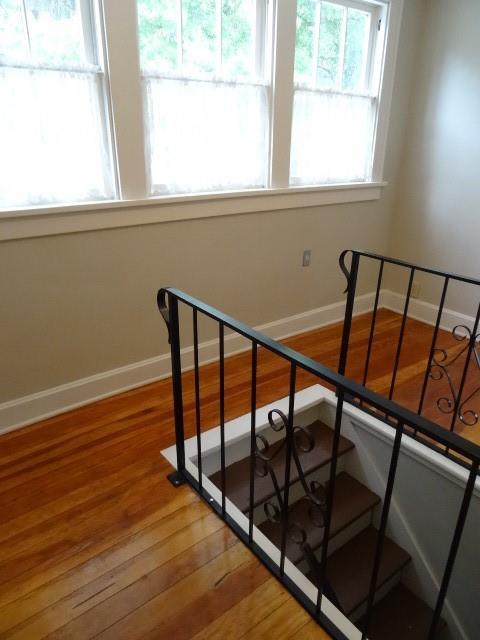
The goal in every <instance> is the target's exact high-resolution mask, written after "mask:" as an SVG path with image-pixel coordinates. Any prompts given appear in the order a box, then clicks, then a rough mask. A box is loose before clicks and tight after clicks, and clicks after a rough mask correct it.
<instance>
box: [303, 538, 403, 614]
mask: <svg viewBox="0 0 480 640" xmlns="http://www.w3.org/2000/svg"><path fill="white" fill-rule="evenodd" d="M377 540H378V531H377V530H376V529H374V527H367V528H366V529H364V530H363V531H362V532H361V533H359V534H358V535H357V536H355V537H354V538H352V539H351V540H350V541H349V542H347V544H345V545H344V546H343V547H341V548H340V549H338V550H337V551H335V553H333V554H332V555H331V556H330V558H328V562H327V581H328V583H329V585H330V587H331V589H332V591H333V593H334V594H335V596H336V598H337V601H338V604H339V606H340V608H341V610H342V611H343V612H344V613H345V614H346V615H347V616H348V615H350V614H351V613H352V612H353V611H355V609H357V608H358V607H359V606H360V605H361V604H363V603H364V602H365V601H366V600H367V598H368V590H369V588H370V580H371V577H372V570H373V560H374V555H375V550H376V548H377ZM409 562H410V556H409V554H408V553H407V552H406V551H405V550H404V549H402V548H401V547H399V546H398V544H396V543H395V542H393V540H390V538H387V537H386V536H385V540H384V543H383V553H382V559H381V562H380V570H379V573H378V580H377V589H379V588H380V587H381V586H382V585H383V584H384V583H385V582H387V581H388V580H389V579H390V578H392V577H393V576H394V575H395V574H396V573H398V572H399V571H400V570H401V569H403V567H404V566H405V565H406V564H408V563H409ZM309 578H310V579H311V580H312V581H314V579H313V576H309Z"/></svg>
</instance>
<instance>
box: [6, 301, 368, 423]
mask: <svg viewBox="0 0 480 640" xmlns="http://www.w3.org/2000/svg"><path fill="white" fill-rule="evenodd" d="M373 300H374V294H373V293H367V294H365V295H362V296H359V297H358V298H357V299H356V302H355V313H356V314H360V313H366V312H367V311H369V310H370V309H371V308H372V307H373ZM344 311H345V302H344V301H342V302H336V303H334V304H329V305H326V306H323V307H319V308H317V309H311V310H310V311H305V312H304V313H299V314H296V315H293V316H289V317H287V318H282V319H281V320H275V321H274V322H269V323H267V324H263V325H260V326H258V327H256V329H257V330H258V331H261V332H262V333H264V334H266V335H267V336H269V337H270V338H273V339H275V340H280V339H283V338H287V337H290V336H294V335H296V334H299V333H303V332H304V331H310V330H312V329H316V328H319V327H322V326H324V325H328V324H332V323H334V322H339V321H341V320H343V316H344ZM162 330H164V327H163V325H162V324H161V323H160V321H159V331H162ZM248 348H250V345H249V343H248V341H247V340H246V339H245V338H242V337H241V336H239V335H236V334H226V335H225V355H233V354H235V353H240V352H241V351H244V350H246V349H248ZM217 358H218V342H217V340H210V341H206V342H202V343H200V345H199V360H200V363H201V364H207V363H208V362H212V361H214V360H216V359H217ZM192 367H193V349H192V347H187V348H185V349H182V369H183V370H188V369H191V368H192ZM169 375H170V354H169V353H165V354H162V355H160V356H155V357H154V358H148V359H147V360H142V361H141V362H134V363H133V364H129V365H126V366H123V367H119V368H118V369H112V370H110V371H105V372H102V373H97V374H95V375H93V376H89V377H87V378H82V379H80V380H74V381H73V382H69V383H67V384H62V385H60V386H58V387H53V388H50V389H45V390H44V391H40V392H38V393H33V394H31V395H28V396H23V397H21V398H15V399H14V400H10V401H8V402H4V403H3V404H0V434H1V433H7V432H8V431H13V430H14V429H19V428H20V427H25V426H27V425H29V424H32V423H34V422H37V421H39V420H44V419H46V418H50V417H52V416H55V415H58V414H60V413H64V412H65V411H69V410H70V409H75V408H76V407H80V406H82V405H86V404H90V403H92V402H95V401H96V400H101V399H102V398H107V397H109V396H112V395H116V394H117V393H121V392H122V391H128V390H129V389H134V388H135V387H140V386H142V385H145V384H149V383H151V382H155V381H157V380H161V379H162V378H166V377H168V376H169Z"/></svg>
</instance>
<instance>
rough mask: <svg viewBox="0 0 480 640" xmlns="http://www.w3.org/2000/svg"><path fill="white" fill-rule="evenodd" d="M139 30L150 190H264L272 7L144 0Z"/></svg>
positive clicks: (232, 0)
mask: <svg viewBox="0 0 480 640" xmlns="http://www.w3.org/2000/svg"><path fill="white" fill-rule="evenodd" d="M138 23H139V47H140V64H141V69H142V76H143V84H144V93H145V103H146V104H145V106H146V115H145V121H146V133H147V149H148V152H149V158H147V164H149V165H150V185H151V191H152V193H168V192H170V193H172V192H173V193H182V192H188V191H214V190H218V189H232V188H238V187H264V186H266V184H267V170H268V133H269V127H268V104H269V91H268V87H267V83H266V81H265V64H264V60H265V44H266V38H265V32H266V28H265V25H266V2H265V0H173V1H172V0H139V1H138ZM148 159H149V162H148Z"/></svg>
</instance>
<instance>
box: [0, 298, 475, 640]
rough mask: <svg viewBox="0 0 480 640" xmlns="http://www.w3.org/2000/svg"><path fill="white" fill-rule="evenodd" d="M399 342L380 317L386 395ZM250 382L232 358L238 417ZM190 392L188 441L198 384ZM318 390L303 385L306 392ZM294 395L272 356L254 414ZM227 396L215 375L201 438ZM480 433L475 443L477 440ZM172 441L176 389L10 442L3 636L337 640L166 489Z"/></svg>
mask: <svg viewBox="0 0 480 640" xmlns="http://www.w3.org/2000/svg"><path fill="white" fill-rule="evenodd" d="M410 322H411V323H412V324H411V327H410V328H411V329H412V331H410V332H408V339H407V340H406V343H405V351H404V354H403V355H402V360H401V363H400V370H399V376H398V386H397V387H396V392H395V396H394V397H395V399H399V400H401V401H402V402H404V403H406V404H408V403H414V402H416V399H417V397H418V394H419V388H418V386H419V379H420V378H421V372H422V371H423V370H424V367H425V358H426V355H425V354H426V353H427V352H428V348H429V340H430V339H431V328H430V327H427V326H426V325H422V324H421V323H419V322H415V321H409V324H410ZM368 328H369V318H368V317H367V316H362V317H359V318H356V319H355V321H354V331H353V335H352V341H351V349H350V357H349V365H348V374H349V375H351V376H353V377H356V378H357V379H358V377H359V376H360V375H361V371H362V366H363V360H364V355H365V349H366V342H367V339H368ZM162 329H163V327H162V325H161V323H160V321H159V331H162ZM398 331H399V317H398V316H396V315H395V314H393V313H391V312H387V311H384V310H382V311H381V312H380V314H379V320H378V330H377V332H376V342H375V346H374V350H373V359H372V366H371V375H370V378H369V384H370V385H371V386H372V388H374V389H375V390H377V391H379V392H381V393H386V392H387V391H388V387H389V384H390V382H389V377H388V372H389V371H390V370H391V361H390V358H391V357H393V356H392V354H393V353H394V348H395V344H396V338H397V335H398ZM340 335H341V325H334V326H331V327H325V328H322V329H319V330H316V331H312V332H309V333H307V334H303V335H301V336H296V337H294V338H291V339H289V340H286V341H285V342H286V343H287V344H289V346H291V347H293V348H295V349H298V350H299V351H301V352H303V353H306V354H308V355H310V356H312V357H314V358H316V359H318V360H319V361H321V362H322V363H324V364H326V365H328V366H330V367H335V366H336V364H337V359H338V351H339V341H340ZM442 340H445V341H447V340H448V336H447V335H445V336H442ZM422 363H423V369H422ZM419 377H420V378H419ZM249 382H250V356H249V354H240V355H237V356H234V357H232V358H229V359H228V360H227V362H226V394H227V395H226V406H225V410H226V417H227V419H230V418H233V417H235V416H238V415H241V414H243V413H246V412H247V411H248V410H249ZM184 384H185V386H184V390H185V423H186V433H187V435H192V434H193V428H194V405H193V401H194V395H193V392H194V388H193V376H192V374H191V373H188V374H185V380H184ZM310 384H312V378H311V376H308V375H306V374H301V375H299V377H298V382H297V388H298V389H300V388H303V387H306V386H308V385H310ZM287 391H288V368H287V367H286V366H285V365H284V363H283V362H282V361H281V360H279V359H278V358H276V357H275V356H273V355H272V354H270V353H268V352H266V351H265V350H263V349H260V351H259V372H258V392H257V395H258V406H261V405H263V404H266V403H268V402H271V401H273V400H274V399H276V398H279V397H282V396H283V395H286V393H287ZM217 393H218V366H217V365H216V364H211V365H207V366H205V367H203V368H202V370H201V399H202V421H203V428H204V429H207V428H209V427H211V426H214V425H216V424H217V423H218V409H219V408H218V396H217ZM432 394H433V392H432V393H430V392H429V395H428V398H427V399H428V406H427V411H426V412H427V413H428V414H429V415H430V414H431V415H433V414H434V413H435V411H436V405H435V402H434V399H435V397H436V396H435V395H432ZM437 395H438V394H437ZM437 412H438V411H437ZM477 431H478V429H474V428H463V435H465V436H466V437H470V438H471V439H474V440H476V441H477V442H478V441H479V439H478V435H477ZM173 439H174V438H173V413H172V398H171V390H170V380H164V381H161V382H159V383H155V384H151V385H148V386H146V387H142V388H139V389H135V390H133V391H129V392H127V393H124V394H121V395H118V396H115V397H112V398H109V399H106V400H103V401H100V402H96V403H94V404H92V405H89V406H87V407H83V408H80V409H76V410H75V411H71V412H69V413H66V414H63V415H61V416H57V417H54V418H51V419H49V420H45V421H43V422H41V423H38V424H35V425H32V426H30V427H28V428H25V429H22V430H19V431H16V432H12V433H10V434H7V435H4V436H2V437H1V438H0V452H1V457H0V480H1V484H0V639H6V638H8V639H14V638H15V639H16V640H19V639H21V638H22V639H26V640H32V639H37V638H47V637H48V638H68V639H77V638H78V639H82V640H83V639H85V638H93V637H99V638H104V639H106V638H112V639H115V640H119V639H122V638H126V639H128V640H134V639H135V638H170V639H174V640H181V639H182V638H185V639H187V638H188V639H190V638H195V640H200V639H207V638H219V639H220V638H221V639H226V638H272V637H274V638H276V639H277V640H278V639H281V638H285V639H287V638H296V639H299V638H302V639H303V638H305V639H306V638H308V639H317V638H319V639H321V638H327V636H326V634H325V633H324V632H323V631H322V630H321V629H320V628H319V627H318V626H317V625H316V624H315V623H313V622H312V621H311V619H310V618H309V616H308V615H307V614H306V613H305V612H304V610H303V609H302V608H301V607H300V606H299V605H298V604H297V603H296V602H295V601H294V600H293V599H292V598H291V597H290V596H289V595H288V593H287V592H286V591H285V590H284V589H283V587H282V586H281V585H280V584H279V583H278V582H277V581H276V580H275V579H274V578H272V577H271V576H270V574H269V573H268V571H267V570H266V569H265V568H264V567H263V566H262V565H261V564H260V563H259V562H258V561H257V560H256V558H255V557H254V556H253V555H252V554H251V553H250V552H249V551H248V550H247V549H246V548H245V547H244V546H243V545H242V544H241V543H239V542H238V541H237V540H236V538H235V536H234V535H233V534H232V533H231V532H230V531H229V530H228V529H227V528H226V527H225V526H224V525H223V524H222V522H221V521H220V520H219V519H218V518H217V517H216V516H215V515H214V514H213V513H211V512H210V510H209V509H208V507H207V506H206V505H204V504H203V503H202V502H201V501H200V500H199V499H198V498H197V497H196V495H195V494H194V493H193V492H192V491H191V490H190V489H189V488H188V487H186V486H183V487H180V488H179V489H174V488H173V487H172V486H171V485H170V484H169V482H168V481H167V480H166V474H167V473H168V472H169V470H170V469H169V466H168V464H167V463H166V462H165V461H164V460H163V458H162V457H161V456H160V455H159V452H160V450H161V449H163V448H165V447H166V446H168V445H170V444H171V443H172V442H173Z"/></svg>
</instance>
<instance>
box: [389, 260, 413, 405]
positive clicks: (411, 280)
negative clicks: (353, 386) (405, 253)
mask: <svg viewBox="0 0 480 640" xmlns="http://www.w3.org/2000/svg"><path fill="white" fill-rule="evenodd" d="M414 275H415V267H414V268H413V269H411V270H410V279H409V281H408V289H407V299H406V300H405V306H404V308H403V317H402V324H401V327H400V335H399V336H398V345H397V353H396V355H395V365H394V367H393V374H392V382H391V384H390V391H389V393H388V399H389V400H391V399H392V396H393V391H394V388H395V381H396V379H397V370H398V363H399V361H400V353H401V351H402V343H403V334H404V333H405V325H406V322H407V313H408V306H409V304H410V294H411V292H412V285H413V278H414Z"/></svg>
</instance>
